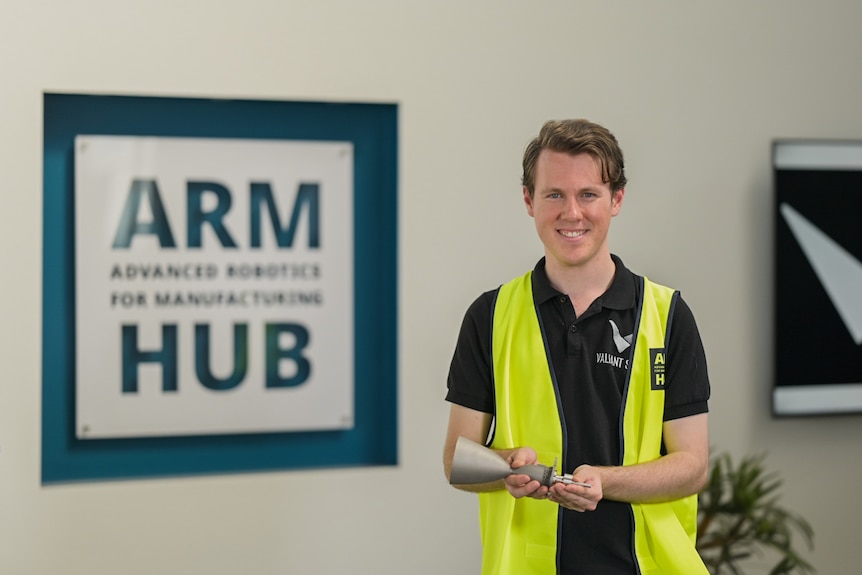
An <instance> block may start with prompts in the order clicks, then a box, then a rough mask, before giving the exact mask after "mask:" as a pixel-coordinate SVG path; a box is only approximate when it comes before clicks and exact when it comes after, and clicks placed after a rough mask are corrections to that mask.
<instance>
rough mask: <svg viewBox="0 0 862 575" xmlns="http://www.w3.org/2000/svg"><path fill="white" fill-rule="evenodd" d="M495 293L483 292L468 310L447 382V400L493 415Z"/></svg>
mask: <svg viewBox="0 0 862 575" xmlns="http://www.w3.org/2000/svg"><path fill="white" fill-rule="evenodd" d="M495 294H496V291H489V292H485V293H484V294H482V295H481V296H479V297H478V298H477V299H476V300H475V301H474V302H473V303H472V305H470V307H469V308H468V309H467V313H466V314H465V315H464V321H463V322H462V324H461V331H460V333H459V334H458V341H457V343H456V345H455V353H454V354H453V356H452V363H451V364H450V366H449V378H448V381H447V387H448V391H447V394H446V401H449V402H451V403H455V404H458V405H461V406H464V407H468V408H470V409H475V410H476V411H481V412H484V413H494V389H493V387H494V383H493V376H492V370H491V308H492V307H493V302H494V295H495Z"/></svg>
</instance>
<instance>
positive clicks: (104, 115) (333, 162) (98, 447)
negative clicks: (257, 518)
mask: <svg viewBox="0 0 862 575" xmlns="http://www.w3.org/2000/svg"><path fill="white" fill-rule="evenodd" d="M44 98H45V99H44V106H45V121H44V126H45V138H44V232H43V233H44V266H43V281H44V284H43V288H44V289H43V409H42V413H43V421H42V432H43V433H42V475H43V477H42V479H43V482H56V481H72V480H76V481H77V480H86V479H110V478H115V477H141V476H155V475H176V474H190V473H215V472H236V471H253V470H272V469H292V468H308V467H332V466H354V465H391V464H394V463H396V462H397V417H396V406H397V401H396V390H397V385H396V372H397V280H396V278H397V267H396V266H397V220H396V218H397V190H396V176H397V169H396V168H397V107H396V106H395V105H391V104H345V103H341V104H337V105H333V104H325V103H310V102H272V101H252V100H216V99H190V98H189V99H187V98H147V97H124V96H89V95H73V94H46V95H45V97H44Z"/></svg>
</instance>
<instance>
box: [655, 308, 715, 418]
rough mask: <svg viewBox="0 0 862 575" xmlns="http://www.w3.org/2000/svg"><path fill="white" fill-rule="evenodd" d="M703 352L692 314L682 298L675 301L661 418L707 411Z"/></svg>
mask: <svg viewBox="0 0 862 575" xmlns="http://www.w3.org/2000/svg"><path fill="white" fill-rule="evenodd" d="M709 395H710V384H709V375H708V373H707V369H706V353H705V352H704V350H703V342H702V340H701V338H700V332H699V331H698V329H697V323H696V322H695V320H694V314H693V313H692V311H691V308H690V307H689V306H688V304H686V303H685V301H684V300H683V299H682V297H679V299H678V300H677V303H676V306H675V307H674V312H673V322H672V323H671V332H670V342H669V343H668V386H667V391H666V395H665V410H664V411H665V413H664V420H665V421H669V420H671V419H679V418H681V417H688V416H690V415H697V414H699V413H706V412H707V411H709V407H708V400H709Z"/></svg>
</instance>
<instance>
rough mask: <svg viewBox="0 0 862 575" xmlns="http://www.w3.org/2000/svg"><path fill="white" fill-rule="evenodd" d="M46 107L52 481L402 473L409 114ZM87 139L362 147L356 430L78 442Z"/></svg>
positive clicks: (382, 108)
mask: <svg viewBox="0 0 862 575" xmlns="http://www.w3.org/2000/svg"><path fill="white" fill-rule="evenodd" d="M43 105H44V143H43V146H44V149H43V162H44V163H43V199H44V207H43V264H42V272H43V277H42V483H43V484H49V483H59V482H71V481H96V480H109V479H124V478H125V479H129V478H144V477H163V476H182V475H201V474H220V473H241V472H256V471H276V470H291V469H309V468H333V467H356V466H381V465H396V464H397V463H398V453H397V452H398V444H397V434H398V429H397V428H398V421H397V344H398V338H397V327H398V325H397V324H398V321H397V319H398V318H397V309H398V305H397V304H398V297H397V296H398V294H397V245H398V225H397V224H398V222H397V216H398V209H397V208H398V192H397V176H398V169H397V166H398V158H397V154H398V106H397V104H374V103H323V102H285V101H268V100H231V99H202V98H161V97H144V96H110V95H84V94H58V93H46V94H44V96H43ZM79 134H101V135H127V136H165V137H169V136H174V137H198V138H249V139H274V140H318V141H342V142H343V141H349V142H352V143H353V150H354V194H355V197H354V234H355V237H354V266H355V285H354V298H355V301H354V309H355V312H354V313H355V317H354V330H355V333H354V341H355V342H356V343H355V346H356V347H355V370H356V372H355V376H356V377H355V426H354V427H353V428H352V429H349V430H343V431H315V432H289V433H251V434H233V435H205V436H189V437H185V436H184V437H158V438H133V439H96V440H94V439H88V440H79V439H77V438H76V437H75V421H74V418H75V322H76V321H79V320H80V319H81V318H77V317H76V315H75V247H74V246H75V244H74V241H75V233H74V221H75V218H74V193H73V192H74V189H73V183H74V154H73V152H74V139H75V136H77V135H79ZM337 360H338V358H333V361H337Z"/></svg>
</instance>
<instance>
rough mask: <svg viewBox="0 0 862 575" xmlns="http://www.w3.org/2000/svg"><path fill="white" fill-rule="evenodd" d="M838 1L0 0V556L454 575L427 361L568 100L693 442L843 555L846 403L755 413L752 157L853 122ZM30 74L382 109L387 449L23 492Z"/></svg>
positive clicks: (846, 542) (494, 270)
mask: <svg viewBox="0 0 862 575" xmlns="http://www.w3.org/2000/svg"><path fill="white" fill-rule="evenodd" d="M860 21H862V4H859V3H858V2H855V1H849V0H848V1H829V2H820V3H813V2H799V1H796V2H788V1H786V0H764V1H762V2H747V1H741V0H732V1H730V2H725V3H709V4H705V3H689V2H682V1H679V2H672V1H659V2H634V1H632V2H623V1H615V2H578V1H571V0H569V1H551V0H542V1H536V2H529V3H527V2H515V1H503V2H488V1H481V0H480V1H475V2H463V1H457V2H456V1H452V0H440V1H437V2H422V3H419V2H405V1H395V0H392V1H383V0H377V1H367V2H354V1H349V0H315V1H314V2H301V3H300V2H290V1H287V0H246V1H244V2H226V1H214V2H205V1H203V0H201V1H198V2H192V1H189V0H151V1H148V2H123V1H117V0H110V1H109V0H78V1H77V2H60V1H56V0H33V1H30V2H20V1H19V2H15V1H13V0H0V242H2V243H0V245H2V248H0V270H2V278H3V279H2V284H0V285H2V288H0V294H2V296H0V365H2V366H3V368H4V369H3V377H2V381H0V572H2V573H4V574H6V573H8V574H10V575H17V574H31V573H32V574H40V575H41V574H52V575H53V574H55V573H61V572H62V573H69V574H72V575H75V574H79V573H80V574H87V575H108V574H110V575H114V574H117V573H122V574H123V575H133V574H152V573H159V574H189V573H208V574H210V575H217V574H218V575H221V574H233V573H240V572H243V573H337V572H352V573H369V574H372V573H373V574H381V573H391V574H396V573H403V572H405V571H407V572H411V573H428V574H431V573H476V572H477V569H478V566H479V542H478V534H477V529H476V504H475V499H474V497H473V496H471V495H467V494H463V493H459V492H455V491H453V490H451V489H450V488H449V487H448V486H447V485H446V484H445V482H444V480H443V477H442V472H441V470H440V459H441V456H440V452H441V442H442V436H443V431H444V427H445V423H446V418H447V406H446V405H445V404H444V402H443V400H442V398H443V394H444V387H445V377H446V372H447V369H448V362H449V358H450V354H451V352H452V349H453V346H454V341H455V336H456V333H457V329H458V326H459V324H460V320H461V316H462V314H463V312H464V310H465V308H466V306H467V305H468V304H469V303H470V301H472V299H473V298H474V297H475V296H476V295H478V293H479V292H480V291H481V290H484V289H488V288H491V287H494V286H495V285H497V284H498V283H500V282H502V281H504V280H506V279H508V278H510V277H511V276H513V275H515V274H518V273H521V272H522V271H525V270H526V269H527V268H529V267H530V266H531V265H532V264H533V262H534V260H535V259H537V258H538V256H539V255H540V244H539V243H538V240H537V239H536V237H535V232H534V229H533V227H532V222H531V220H530V219H529V218H528V217H527V216H526V215H525V213H524V209H523V207H522V204H521V200H520V189H519V185H518V178H519V162H520V155H521V152H522V150H523V146H524V145H525V143H526V142H527V140H528V139H529V138H530V137H531V136H532V135H533V134H534V133H535V131H536V130H537V129H538V127H539V125H540V124H541V122H542V121H544V120H545V119H548V118H552V117H571V116H580V117H587V118H590V119H593V120H596V121H600V122H602V123H604V124H606V125H607V126H608V127H610V128H611V129H612V130H613V131H614V132H615V133H616V134H617V136H618V137H619V139H620V140H621V142H622V144H623V148H624V150H625V151H626V154H627V164H628V166H627V167H628V172H629V178H630V185H629V187H628V193H627V195H626V205H625V206H624V210H623V214H622V215H621V216H620V217H619V218H617V219H616V220H615V222H614V227H613V228H612V232H611V233H612V238H611V242H612V249H613V250H614V251H615V252H617V253H619V254H621V255H622V257H623V259H624V261H625V262H626V263H627V264H628V265H629V266H630V267H632V268H634V269H635V270H637V271H641V272H644V273H647V274H648V275H650V276H651V277H652V278H653V279H656V280H659V281H662V282H664V283H668V284H671V285H674V286H677V287H679V288H681V289H682V290H683V293H684V295H685V297H686V298H687V300H688V301H689V302H690V304H691V305H692V307H693V308H694V310H695V314H696V316H697V319H698V321H699V324H700V326H701V330H702V333H703V338H704V340H705V342H706V345H707V346H708V349H707V352H708V359H709V366H710V370H711V375H712V379H713V385H714V387H713V397H714V399H713V401H712V412H713V413H712V420H711V435H712V436H711V440H712V444H713V445H714V446H715V447H716V448H719V449H722V450H730V451H732V452H734V453H736V454H741V453H745V452H763V451H768V453H769V458H768V463H769V465H770V466H771V467H773V468H775V469H776V470H778V471H781V472H782V473H783V475H784V478H785V481H786V485H785V488H784V491H783V493H784V501H785V503H786V504H787V505H788V506H790V507H792V508H793V509H795V510H797V511H798V512H800V513H801V514H803V515H804V516H806V517H807V518H808V519H809V520H810V521H811V523H812V524H813V525H814V527H815V529H816V533H817V547H816V550H815V552H814V553H813V554H811V559H812V561H813V562H814V563H815V565H816V566H817V567H819V569H820V573H823V574H825V575H837V574H843V573H856V572H857V571H858V565H859V564H860V563H862V548H860V546H859V544H858V541H859V537H858V532H857V525H858V517H859V515H860V513H862V503H860V501H859V498H858V496H857V493H858V486H859V484H860V480H862V457H860V453H862V436H860V423H862V419H860V417H862V416H848V417H839V418H814V419H792V420H780V421H776V420H773V419H771V418H770V416H769V405H768V393H769V387H770V381H771V367H770V362H771V313H772V312H771V295H770V294H771V291H770V290H771V288H770V265H771V264H770V262H771V233H772V225H773V222H772V217H771V212H770V194H771V187H770V186H771V181H770V171H769V165H770V142H771V140H772V139H773V138H777V137H830V138H862V114H860V112H859V105H860V101H862V74H859V73H858V71H859V64H858V58H859V55H860V54H862V34H860V33H859V30H858V25H859V22H860ZM44 91H68V92H83V93H117V94H142V95H168V96H201V97H243V98H275V99H300V100H305V99H312V100H335V101H383V102H398V103H399V104H400V156H401V157H400V175H399V179H400V206H399V213H400V245H399V253H400V267H399V275H400V330H401V331H400V343H399V347H400V384H399V393H400V396H399V406H400V429H399V440H400V465H399V466H398V467H397V468H370V469H345V470H336V471H325V472H324V471H303V472H290V473H266V474H244V475H228V476H209V477H200V478H178V479H165V480H150V481H123V482H107V483H87V484H81V485H64V486H52V487H42V486H40V484H39V465H40V463H39V461H40V454H39V451H40V413H41V412H40V400H41V394H40V382H41V379H40V378H41V375H40V358H41V356H40V349H41V348H40V345H41V344H40V341H41V300H40V290H41V238H42V230H41V214H42V190H41V165H42V164H41V143H42V142H41V130H42V117H41V105H42V99H41V97H42V93H43V92H44ZM811 201H817V197H816V193H813V194H812V198H811ZM803 305H804V302H803ZM802 311H803V312H804V307H803V308H802ZM811 360H812V361H820V360H821V358H811Z"/></svg>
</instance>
